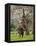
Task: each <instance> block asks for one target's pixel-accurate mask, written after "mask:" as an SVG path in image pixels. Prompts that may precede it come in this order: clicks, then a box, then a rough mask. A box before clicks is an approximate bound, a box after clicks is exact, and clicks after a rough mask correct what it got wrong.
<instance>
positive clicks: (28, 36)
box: [10, 33, 33, 41]
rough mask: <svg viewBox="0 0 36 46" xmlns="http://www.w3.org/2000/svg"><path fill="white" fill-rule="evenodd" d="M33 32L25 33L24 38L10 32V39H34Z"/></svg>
mask: <svg viewBox="0 0 36 46" xmlns="http://www.w3.org/2000/svg"><path fill="white" fill-rule="evenodd" d="M32 39H33V37H32V34H30V35H25V36H24V37H23V38H22V37H19V35H16V33H13V34H12V33H11V34H10V41H17V40H32Z"/></svg>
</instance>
